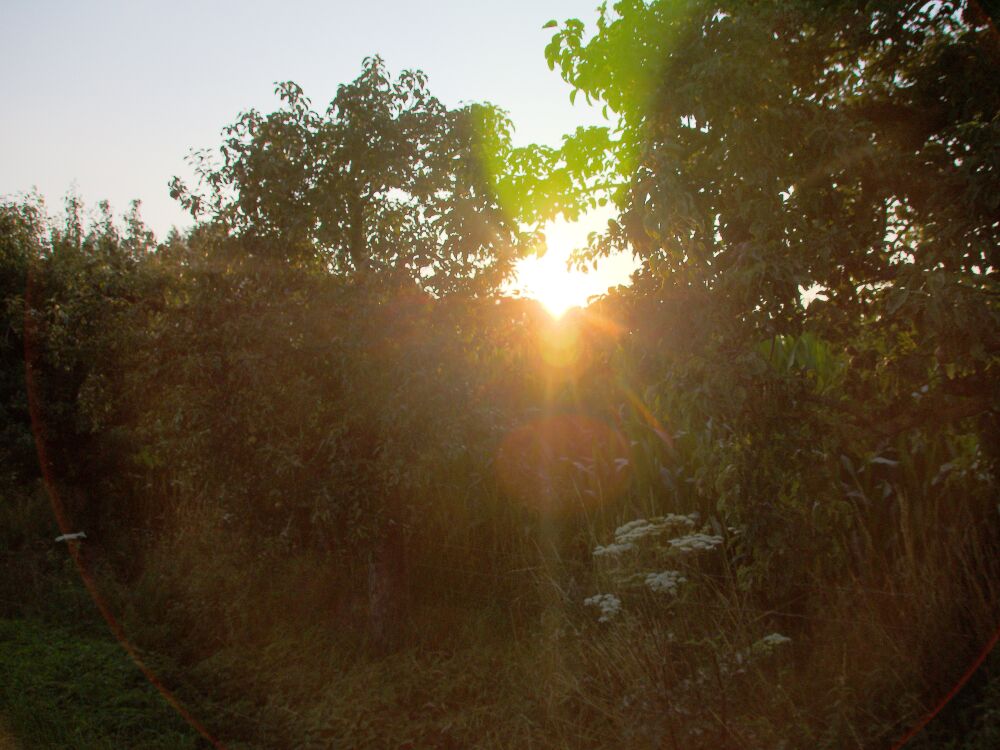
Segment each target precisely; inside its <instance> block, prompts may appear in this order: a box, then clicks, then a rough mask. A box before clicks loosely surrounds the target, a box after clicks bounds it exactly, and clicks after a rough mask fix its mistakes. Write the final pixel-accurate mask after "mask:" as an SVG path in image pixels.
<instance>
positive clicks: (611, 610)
mask: <svg viewBox="0 0 1000 750" xmlns="http://www.w3.org/2000/svg"><path fill="white" fill-rule="evenodd" d="M583 603H584V605H586V606H588V607H598V608H599V609H600V610H601V616H600V617H599V618H598V619H597V621H598V622H609V621H610V620H612V619H613V618H614V617H615V616H616V615H617V614H618V613H619V612H621V609H622V600H621V599H619V598H618V597H617V596H615V595H614V594H594V596H588V597H587V598H586V599H584V600H583Z"/></svg>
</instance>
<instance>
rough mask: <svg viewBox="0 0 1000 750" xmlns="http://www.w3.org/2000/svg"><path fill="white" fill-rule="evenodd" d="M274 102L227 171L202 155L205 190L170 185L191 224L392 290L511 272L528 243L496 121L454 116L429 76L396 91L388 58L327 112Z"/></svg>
mask: <svg viewBox="0 0 1000 750" xmlns="http://www.w3.org/2000/svg"><path fill="white" fill-rule="evenodd" d="M276 93H277V94H278V95H279V96H280V97H281V100H282V102H283V103H284V107H283V108H282V109H280V110H278V111H276V112H273V113H271V114H269V115H262V114H261V113H259V112H257V111H255V110H251V111H249V112H246V113H244V114H242V115H241V116H240V118H239V119H238V120H237V121H236V122H235V123H233V124H232V125H230V126H229V127H227V128H226V129H225V131H224V134H225V140H224V141H223V144H222V146H221V147H220V149H219V154H220V158H221V161H220V160H215V159H212V158H210V156H209V154H208V153H206V152H200V153H198V154H196V155H195V167H196V171H197V173H198V176H199V179H200V188H201V189H202V190H203V192H198V191H191V190H188V189H187V187H186V186H185V185H184V184H183V183H182V182H181V181H180V180H179V179H177V178H175V179H174V180H173V182H172V184H171V190H172V194H173V195H174V196H175V197H177V198H178V199H179V200H180V201H181V202H182V204H183V205H184V206H185V207H186V208H187V209H188V210H190V211H191V213H192V215H193V216H195V217H196V218H198V217H202V216H205V215H207V216H208V217H210V219H211V220H212V221H216V222H219V223H221V224H222V225H224V226H225V227H227V228H229V229H230V230H231V231H232V232H233V234H234V236H235V237H236V238H238V240H239V243H240V247H241V248H242V252H246V253H249V254H254V255H266V256H270V257H272V258H278V259H287V260H289V261H290V262H292V263H293V264H305V265H318V266H320V267H323V268H326V269H329V270H330V271H331V272H333V273H334V274H337V275H339V276H342V277H345V278H349V279H353V280H362V279H364V280H367V281H372V280H374V281H376V282H377V283H379V284H381V285H382V286H384V287H392V286H398V285H399V284H400V283H402V282H404V281H409V282H412V283H415V284H417V285H418V286H419V287H420V288H422V289H424V290H426V291H427V292H430V293H431V294H434V295H438V296H439V295H442V294H447V293H449V292H454V291H458V290H464V291H466V292H473V293H485V292H489V291H492V290H494V289H496V288H497V287H498V286H499V284H500V283H501V282H502V281H503V280H505V279H506V278H507V277H508V276H509V275H510V273H511V272H512V268H513V262H514V261H515V260H516V259H517V258H518V257H520V255H521V254H523V252H524V249H525V247H526V245H527V241H528V240H529V237H528V235H526V234H524V233H522V232H521V231H520V229H519V227H518V225H517V223H516V222H515V221H514V220H513V218H512V217H511V216H509V215H508V214H507V213H505V212H504V210H503V209H502V208H501V206H500V205H499V204H498V202H497V199H496V195H495V194H494V190H493V189H492V187H491V180H490V176H489V174H488V169H487V168H488V163H487V156H488V153H489V149H488V148H487V145H489V144H492V143H493V141H495V140H496V139H497V138H498V137H499V138H500V139H501V140H505V139H509V123H507V122H506V119H505V118H504V116H503V115H502V113H501V112H500V111H499V110H497V109H495V108H493V107H491V106H488V105H481V104H473V105H468V106H466V107H464V108H461V109H457V110H453V109H448V108H447V107H445V106H444V105H443V104H442V103H441V102H440V101H438V100H437V99H436V98H434V97H433V96H431V94H430V93H429V92H428V90H427V80H426V77H425V76H424V74H423V73H420V72H417V71H404V72H403V73H402V74H401V75H400V76H399V77H398V79H396V80H395V81H392V80H391V79H390V77H389V75H388V74H387V72H386V70H385V66H384V64H383V62H382V60H381V58H379V57H371V58H367V59H366V60H365V62H364V67H363V71H362V73H361V75H360V76H359V77H358V78H357V79H355V80H354V81H352V82H351V83H348V84H344V85H342V86H341V87H340V88H339V89H338V91H337V95H336V97H335V98H334V99H333V101H332V102H331V103H330V105H329V107H328V108H327V110H326V112H325V113H324V114H322V115H321V114H319V113H317V112H315V111H313V110H312V109H311V105H310V101H309V99H307V98H306V97H305V95H304V93H303V91H302V89H301V88H299V87H298V86H297V85H296V84H294V83H291V82H287V83H281V84H279V85H278V86H277V88H276ZM490 148H493V146H490Z"/></svg>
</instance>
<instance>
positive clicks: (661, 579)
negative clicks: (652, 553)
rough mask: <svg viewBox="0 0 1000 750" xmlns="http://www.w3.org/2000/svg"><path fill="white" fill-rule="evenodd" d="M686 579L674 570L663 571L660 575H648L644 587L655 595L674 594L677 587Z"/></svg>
mask: <svg viewBox="0 0 1000 750" xmlns="http://www.w3.org/2000/svg"><path fill="white" fill-rule="evenodd" d="M686 580H687V579H686V578H685V577H684V576H682V575H681V574H680V572H679V571H676V570H664V571H663V572H662V573H649V574H648V575H647V576H646V585H647V586H648V587H649V589H650V591H653V592H655V593H657V594H676V593H677V587H678V586H679V585H680V584H682V583H684V582H685V581H686Z"/></svg>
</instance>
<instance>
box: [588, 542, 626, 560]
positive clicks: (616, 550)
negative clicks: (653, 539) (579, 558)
mask: <svg viewBox="0 0 1000 750" xmlns="http://www.w3.org/2000/svg"><path fill="white" fill-rule="evenodd" d="M632 549H635V545H634V544H632V543H631V542H626V543H624V544H618V543H615V544H609V545H608V546H607V547H601V546H597V547H594V557H618V555H620V554H622V553H623V552H628V551H629V550H632Z"/></svg>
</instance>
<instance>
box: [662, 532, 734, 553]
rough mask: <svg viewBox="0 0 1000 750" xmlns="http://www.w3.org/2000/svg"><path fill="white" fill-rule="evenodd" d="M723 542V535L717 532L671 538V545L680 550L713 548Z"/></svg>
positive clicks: (693, 550) (691, 550)
mask: <svg viewBox="0 0 1000 750" xmlns="http://www.w3.org/2000/svg"><path fill="white" fill-rule="evenodd" d="M720 544H722V537H721V536H717V535H715V534H688V535H687V536H679V537H677V538H676V539H671V540H670V546H671V547H673V548H674V549H675V550H677V551H678V552H695V551H697V550H712V549H715V548H716V547H718V546H719V545H720Z"/></svg>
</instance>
